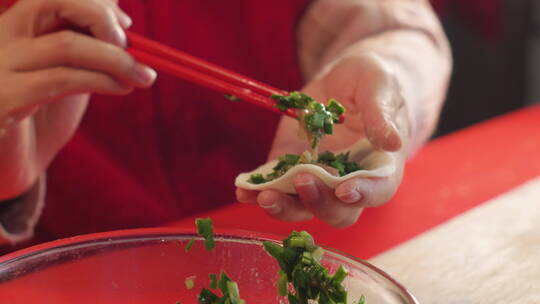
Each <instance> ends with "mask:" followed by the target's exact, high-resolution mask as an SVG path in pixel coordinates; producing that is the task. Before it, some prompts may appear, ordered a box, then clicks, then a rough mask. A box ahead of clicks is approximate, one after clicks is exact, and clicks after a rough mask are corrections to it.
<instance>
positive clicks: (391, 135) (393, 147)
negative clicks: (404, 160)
mask: <svg viewBox="0 0 540 304" xmlns="http://www.w3.org/2000/svg"><path fill="white" fill-rule="evenodd" d="M383 90H386V91H385V92H383ZM376 93H378V94H377V95H375V96H373V97H372V98H371V101H369V102H366V103H364V104H363V111H362V116H363V122H364V126H365V132H366V136H367V137H368V139H369V141H370V142H371V143H372V144H373V146H375V147H376V148H379V149H383V150H386V151H398V150H399V149H401V146H402V142H401V137H400V134H399V131H398V128H397V126H396V124H395V123H394V121H395V120H394V117H392V116H393V114H394V113H393V112H395V111H396V109H394V107H396V106H399V105H396V103H397V102H396V101H395V100H394V99H396V98H399V97H398V96H393V95H394V93H395V92H393V91H391V90H387V89H384V88H381V91H379V92H376Z"/></svg>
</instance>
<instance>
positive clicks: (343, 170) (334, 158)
mask: <svg viewBox="0 0 540 304" xmlns="http://www.w3.org/2000/svg"><path fill="white" fill-rule="evenodd" d="M278 160H279V161H278V163H277V165H276V166H275V167H274V168H273V169H272V173H269V174H267V175H266V176H264V175H262V174H260V173H257V174H252V175H251V176H250V178H249V180H248V182H250V183H252V184H262V183H266V182H269V181H271V180H274V179H276V178H278V177H280V176H282V175H283V174H285V173H286V172H287V171H289V169H291V168H292V167H294V166H296V165H298V164H321V165H325V166H328V167H332V168H334V169H336V170H337V171H338V172H339V176H344V175H347V174H349V173H351V172H355V171H358V170H361V169H362V168H361V167H360V166H359V165H358V164H357V163H355V162H352V161H349V152H347V153H340V154H338V155H335V154H334V153H332V152H330V151H326V152H323V153H320V154H319V155H318V158H317V160H316V161H307V160H306V159H305V158H302V156H301V155H296V154H285V155H283V156H280V157H279V159H278Z"/></svg>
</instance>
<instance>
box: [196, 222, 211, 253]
mask: <svg viewBox="0 0 540 304" xmlns="http://www.w3.org/2000/svg"><path fill="white" fill-rule="evenodd" d="M195 223H196V225H197V234H199V235H200V236H202V237H203V238H204V247H205V248H206V250H212V249H214V247H215V244H214V226H213V224H212V220H211V219H210V218H205V219H203V218H198V219H196V220H195Z"/></svg>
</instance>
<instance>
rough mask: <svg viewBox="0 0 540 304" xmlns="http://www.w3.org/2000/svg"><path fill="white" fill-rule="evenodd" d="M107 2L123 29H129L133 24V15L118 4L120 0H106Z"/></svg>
mask: <svg viewBox="0 0 540 304" xmlns="http://www.w3.org/2000/svg"><path fill="white" fill-rule="evenodd" d="M105 4H107V5H108V6H109V7H111V8H112V9H113V11H114V13H115V14H116V18H117V19H118V22H120V25H121V26H122V28H123V29H128V28H129V27H130V26H131V25H132V24H133V20H132V19H131V17H129V15H128V14H126V12H124V10H122V9H121V8H120V7H119V6H118V0H105Z"/></svg>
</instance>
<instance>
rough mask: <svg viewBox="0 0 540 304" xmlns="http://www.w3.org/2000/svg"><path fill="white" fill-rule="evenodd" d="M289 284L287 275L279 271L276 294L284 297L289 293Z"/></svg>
mask: <svg viewBox="0 0 540 304" xmlns="http://www.w3.org/2000/svg"><path fill="white" fill-rule="evenodd" d="M288 286H289V282H288V281H287V274H286V273H285V272H283V270H280V271H279V278H278V293H279V295H280V296H286V295H287V293H288V292H289V287H288Z"/></svg>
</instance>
